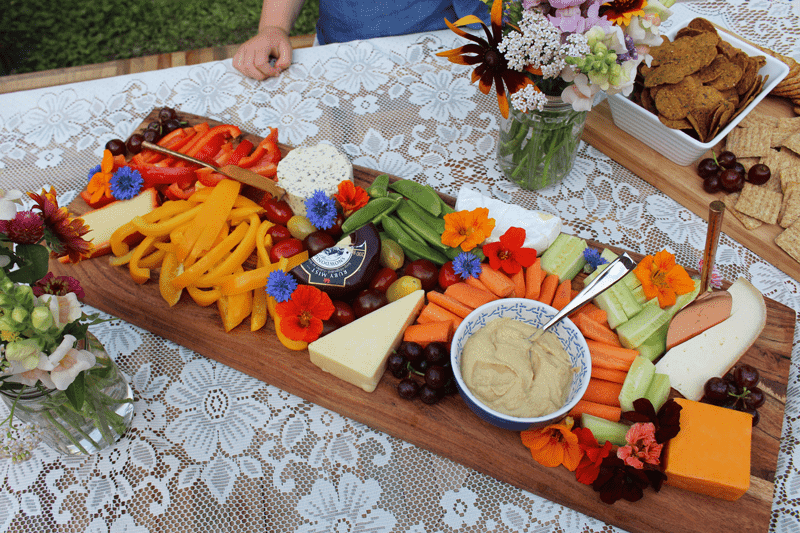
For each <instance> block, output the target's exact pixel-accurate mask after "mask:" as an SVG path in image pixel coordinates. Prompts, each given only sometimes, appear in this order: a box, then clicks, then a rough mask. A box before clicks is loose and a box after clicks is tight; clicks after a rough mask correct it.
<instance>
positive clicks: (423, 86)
mask: <svg viewBox="0 0 800 533" xmlns="http://www.w3.org/2000/svg"><path fill="white" fill-rule="evenodd" d="M422 81H423V82H424V83H419V82H417V83H412V84H411V86H410V87H409V90H410V91H411V96H410V97H409V99H408V101H409V102H410V103H412V104H415V105H418V106H420V107H421V109H420V110H419V116H420V117H422V118H424V119H426V120H427V119H431V118H432V119H434V120H436V121H437V122H447V121H448V120H449V119H450V117H451V116H452V117H453V118H454V119H456V120H465V119H466V118H467V114H468V113H469V112H470V111H472V110H473V109H475V102H473V101H472V96H473V95H474V94H475V90H476V89H475V87H473V86H472V85H470V83H469V80H467V79H466V78H455V79H453V74H452V73H451V72H450V71H448V70H442V71H440V72H438V73H435V72H426V73H424V74H423V75H422Z"/></svg>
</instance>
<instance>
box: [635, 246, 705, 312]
mask: <svg viewBox="0 0 800 533" xmlns="http://www.w3.org/2000/svg"><path fill="white" fill-rule="evenodd" d="M633 272H634V273H635V274H636V277H637V278H639V281H640V282H641V283H642V289H643V290H644V295H645V296H647V298H648V299H650V298H655V297H656V296H658V305H660V306H661V307H662V308H664V307H667V306H668V305H673V304H674V303H675V301H676V296H677V295H679V294H686V293H688V292H692V291H693V290H694V280H692V278H690V277H689V274H687V273H686V270H685V269H684V268H683V267H682V266H681V265H678V264H676V263H675V256H674V255H672V254H671V253H669V252H668V251H666V250H662V251H660V252H658V253H657V254H656V255H655V256H652V255H648V256H646V257H645V258H644V259H642V260H641V261H639V264H638V265H636V268H635V269H634V270H633Z"/></svg>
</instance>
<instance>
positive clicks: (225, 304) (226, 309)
mask: <svg viewBox="0 0 800 533" xmlns="http://www.w3.org/2000/svg"><path fill="white" fill-rule="evenodd" d="M220 183H221V182H220ZM252 308H253V293H252V292H251V291H247V292H242V293H239V294H229V295H224V294H223V295H222V296H220V297H219V300H217V309H218V310H219V315H220V318H222V327H223V328H225V331H226V332H228V331H230V330H232V329H233V328H235V327H236V326H238V325H239V324H241V323H242V320H244V319H245V318H247V317H248V316H249V315H250V311H251V310H252Z"/></svg>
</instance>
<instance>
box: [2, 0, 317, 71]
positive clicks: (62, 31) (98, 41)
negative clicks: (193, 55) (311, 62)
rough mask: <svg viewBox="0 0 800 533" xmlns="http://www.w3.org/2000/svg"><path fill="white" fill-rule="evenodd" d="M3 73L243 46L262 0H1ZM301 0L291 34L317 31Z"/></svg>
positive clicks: (309, 6) (312, 12) (311, 5)
mask: <svg viewBox="0 0 800 533" xmlns="http://www.w3.org/2000/svg"><path fill="white" fill-rule="evenodd" d="M3 4H4V6H3V8H2V9H0V75H8V74H21V73H24V72H36V71H41V70H49V69H54V68H63V67H75V66H80V65H88V64H92V63H103V62H105V61H112V60H115V59H129V58H132V57H142V56H148V55H153V54H163V53H170V52H179V51H186V50H195V49H198V48H206V47H210V46H223V45H228V44H240V43H243V42H244V41H246V40H247V39H249V38H250V37H252V36H253V35H255V34H256V31H257V30H258V19H259V17H260V16H261V6H262V0H236V1H221V0H181V1H179V0H100V1H96V0H3ZM318 16H319V0H306V2H305V5H304V6H303V10H302V12H301V13H300V16H299V17H298V19H297V22H296V23H295V26H294V28H293V30H292V35H304V34H309V33H314V26H315V25H316V21H317V17H318Z"/></svg>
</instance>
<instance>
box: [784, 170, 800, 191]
mask: <svg viewBox="0 0 800 533" xmlns="http://www.w3.org/2000/svg"><path fill="white" fill-rule="evenodd" d="M793 183H797V184H800V167H792V168H786V169H783V170H782V171H781V189H782V191H783V194H786V190H787V189H788V188H789V186H790V185H792V184H793Z"/></svg>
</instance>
